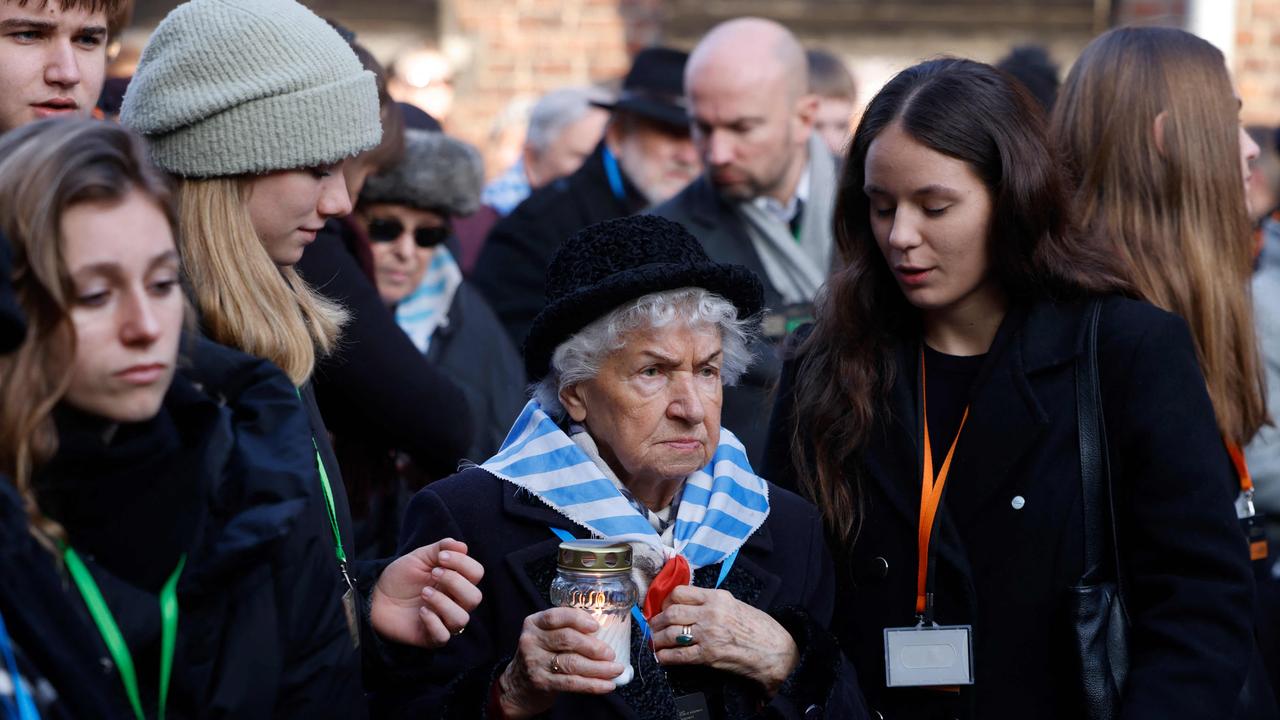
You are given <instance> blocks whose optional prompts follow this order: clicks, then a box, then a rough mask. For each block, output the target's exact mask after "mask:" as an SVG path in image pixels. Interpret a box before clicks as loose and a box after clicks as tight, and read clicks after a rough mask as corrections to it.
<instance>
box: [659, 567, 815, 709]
mask: <svg viewBox="0 0 1280 720" xmlns="http://www.w3.org/2000/svg"><path fill="white" fill-rule="evenodd" d="M685 625H691V626H692V627H693V632H692V635H693V644H692V645H684V646H681V645H677V644H676V636H677V635H679V634H680V631H681V629H682V628H683V627H684V626H685ZM649 627H650V629H651V630H652V631H653V647H654V649H655V650H657V656H658V662H660V663H662V664H663V665H707V666H709V667H713V668H717V669H719V670H724V671H726V672H731V673H734V674H735V675H741V676H743V677H746V678H750V679H752V680H755V681H756V682H758V683H760V684H761V685H762V686H764V689H765V691H766V692H768V693H769V695H770V696H772V695H773V694H774V693H776V692H777V691H778V688H779V687H780V686H781V685H782V683H783V681H784V680H786V679H787V677H788V676H789V675H790V674H791V671H793V670H795V667H796V663H798V662H799V661H800V651H799V649H798V648H797V647H796V643H795V640H793V639H792V637H791V634H790V633H788V632H787V631H786V629H785V628H783V627H782V626H781V625H779V624H778V621H777V620H774V619H773V618H771V617H769V615H768V614H766V613H765V612H763V611H761V610H758V609H756V608H754V607H751V606H750V605H748V604H746V603H744V602H742V601H740V600H737V599H736V598H734V597H733V595H731V594H730V593H728V592H726V591H724V590H708V589H706V588H699V587H693V586H690V585H681V586H679V587H677V588H676V589H675V590H673V591H671V595H670V596H668V597H667V600H666V602H665V603H663V607H662V612H660V613H658V614H657V615H654V616H653V617H652V618H651V619H650V620H649Z"/></svg>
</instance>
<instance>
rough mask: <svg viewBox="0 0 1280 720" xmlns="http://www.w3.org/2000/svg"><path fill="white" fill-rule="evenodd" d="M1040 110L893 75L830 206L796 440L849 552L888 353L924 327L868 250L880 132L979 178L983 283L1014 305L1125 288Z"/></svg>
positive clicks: (999, 80)
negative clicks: (870, 161) (1095, 244)
mask: <svg viewBox="0 0 1280 720" xmlns="http://www.w3.org/2000/svg"><path fill="white" fill-rule="evenodd" d="M1034 103H1035V101H1034V100H1032V99H1031V98H1030V96H1029V95H1027V93H1026V91H1025V90H1023V89H1021V88H1020V87H1018V85H1017V84H1016V83H1015V82H1013V81H1012V80H1011V79H1010V78H1009V77H1008V76H1007V75H1005V74H1004V73H1002V72H1000V71H999V70H996V69H995V68H993V67H991V66H990V65H985V64H982V63H978V62H973V61H970V60H957V59H940V60H930V61H928V62H924V63H920V64H919V65H915V66H914V67H911V68H908V69H906V70H904V71H902V72H901V73H899V74H898V75H897V76H895V77H894V78H893V79H892V80H890V81H889V83H888V84H887V85H885V87H884V88H883V89H882V90H881V91H880V92H879V93H878V94H877V95H876V96H875V98H874V99H872V101H871V104H870V105H869V106H868V107H867V111H866V113H865V114H864V115H863V116H862V121H861V122H860V123H859V125H858V130H857V132H856V133H855V134H854V136H853V141H852V143H851V144H850V147H849V156H848V158H847V160H846V161H845V164H844V176H843V177H842V178H841V180H840V188H839V196H838V198H837V201H836V212H835V220H834V224H835V237H836V244H837V247H838V249H839V253H840V258H839V259H840V262H839V263H838V265H839V267H838V268H837V269H836V270H835V271H834V272H833V274H832V276H831V278H830V279H829V280H828V282H827V286H826V289H825V290H824V292H823V294H822V295H821V296H820V297H819V299H818V305H817V308H816V318H817V324H816V326H815V327H814V329H813V332H812V333H811V334H810V335H809V337H808V338H807V339H806V340H805V342H804V343H803V344H802V345H801V347H800V348H799V356H800V358H801V360H800V366H799V372H798V379H797V384H796V393H797V398H796V399H797V403H796V407H797V408H798V411H797V416H796V421H797V422H796V425H795V429H794V435H793V438H792V440H793V442H792V448H793V450H792V458H793V462H794V463H795V464H796V467H797V469H798V471H799V473H798V476H799V477H800V478H801V481H800V482H801V486H802V487H803V488H804V489H805V491H806V493H807V494H808V495H809V497H810V498H811V499H812V500H813V501H814V502H815V503H817V505H818V507H820V508H821V509H822V512H823V516H824V519H825V521H826V523H827V527H828V529H829V530H830V531H831V532H832V534H833V535H834V536H836V537H838V538H841V539H844V540H851V539H852V538H853V537H854V536H856V534H857V527H858V525H859V524H860V515H861V513H860V501H859V495H860V492H859V489H858V482H857V478H856V477H855V478H854V481H853V482H851V481H850V479H849V478H848V477H846V470H847V469H850V468H848V467H847V465H848V460H849V459H850V458H851V457H852V456H853V455H854V454H855V453H856V452H857V451H858V450H859V449H860V448H862V447H863V446H864V445H865V444H866V442H867V440H868V437H869V435H870V432H871V429H872V427H873V426H874V425H875V423H876V420H877V419H880V416H882V415H883V414H886V413H887V402H886V399H887V397H888V394H889V390H890V388H891V387H892V386H893V382H894V377H895V363H894V349H895V347H896V346H897V345H898V344H899V343H900V342H902V341H903V340H905V339H908V338H910V337H914V336H915V335H917V334H918V333H919V327H920V325H919V318H918V313H917V311H916V310H915V308H914V307H912V306H911V305H910V304H909V303H908V302H907V300H906V298H905V297H904V296H903V294H902V292H901V290H899V288H898V286H897V284H896V282H895V281H894V278H893V274H892V271H891V270H890V268H889V266H888V263H886V262H885V259H884V256H883V255H882V254H881V253H880V250H879V248H878V247H877V245H876V241H875V236H874V235H873V233H872V230H871V222H870V204H869V201H868V199H867V196H866V194H865V193H864V192H863V184H864V182H865V164H866V157H867V151H868V149H869V148H870V146H871V143H872V142H873V141H874V140H875V139H876V138H877V137H878V136H879V135H880V133H881V132H882V131H883V130H884V129H885V128H887V127H889V126H890V125H893V124H895V123H899V124H901V126H902V128H903V129H904V130H905V131H906V133H907V134H908V135H910V136H911V137H913V138H915V139H916V140H917V141H919V142H920V143H922V144H923V145H925V146H926V147H929V148H931V149H933V150H935V151H937V152H939V153H942V154H944V155H948V156H950V157H954V158H957V159H959V160H963V161H964V162H966V163H968V164H969V166H970V167H971V168H972V169H973V171H974V172H975V173H976V174H977V176H978V177H979V178H981V180H982V182H983V183H984V184H985V185H986V187H987V190H988V191H989V192H990V193H991V198H992V215H991V234H990V238H989V242H990V243H991V248H990V257H991V262H992V267H991V273H992V277H993V278H994V279H995V280H996V281H997V282H998V283H999V284H1000V286H1001V288H1002V289H1003V290H1004V292H1005V294H1006V295H1007V297H1008V298H1009V299H1010V301H1011V302H1014V303H1017V302H1025V301H1027V300H1031V299H1035V298H1038V297H1045V296H1051V297H1068V296H1073V295H1078V294H1081V293H1084V292H1107V291H1115V290H1123V289H1124V288H1125V283H1124V281H1123V280H1121V279H1120V275H1119V274H1118V273H1117V272H1115V271H1114V270H1113V269H1112V267H1111V263H1110V261H1109V260H1108V259H1107V257H1106V255H1105V254H1103V253H1102V252H1100V251H1098V250H1096V249H1094V248H1092V247H1089V246H1085V245H1082V244H1080V243H1078V242H1076V240H1075V237H1074V235H1073V233H1072V232H1071V231H1070V227H1069V223H1068V219H1067V209H1066V207H1067V206H1066V200H1065V196H1064V194H1063V189H1062V184H1061V181H1060V180H1059V178H1058V174H1057V169H1056V163H1055V159H1054V157H1053V155H1052V153H1051V151H1050V146H1049V143H1048V142H1047V140H1046V135H1045V122H1044V117H1043V113H1042V112H1041V110H1040V108H1039V107H1037V106H1036V105H1035V104H1034ZM855 472H856V471H855Z"/></svg>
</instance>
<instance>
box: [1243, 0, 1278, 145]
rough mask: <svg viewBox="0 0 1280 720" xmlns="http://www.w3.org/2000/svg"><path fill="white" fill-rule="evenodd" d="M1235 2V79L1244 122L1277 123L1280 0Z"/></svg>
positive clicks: (1244, 0)
mask: <svg viewBox="0 0 1280 720" xmlns="http://www.w3.org/2000/svg"><path fill="white" fill-rule="evenodd" d="M1236 1H1237V3H1239V5H1238V7H1237V8H1236V10H1237V18H1236V47H1235V78H1236V85H1237V87H1238V88H1239V90H1240V97H1241V99H1242V100H1244V110H1243V112H1244V119H1245V122H1246V123H1251V124H1252V123H1257V124H1263V125H1280V2H1277V1H1276V0H1236Z"/></svg>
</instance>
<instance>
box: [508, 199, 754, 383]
mask: <svg viewBox="0 0 1280 720" xmlns="http://www.w3.org/2000/svg"><path fill="white" fill-rule="evenodd" d="M683 287H699V288H703V289H704V290H708V291H710V292H713V293H715V294H717V295H719V296H721V297H723V298H725V299H727V300H729V302H732V303H733V304H734V305H735V306H737V308H738V317H740V318H748V317H751V316H753V315H755V314H756V313H758V312H760V309H761V307H763V305H764V290H763V289H762V287H761V285H760V279H759V278H757V277H756V275H755V273H753V272H751V271H750V270H748V269H747V268H745V267H742V266H741V265H723V264H720V263H715V262H712V261H711V259H710V258H709V257H707V252H706V251H705V250H703V249H702V244H701V243H699V242H698V239H697V238H695V237H694V236H693V235H691V234H690V233H689V231H688V230H686V229H685V228H684V226H683V225H681V224H679V223H676V222H672V221H671V220H667V219H666V218H660V217H657V216H656V215H634V216H631V217H625V218H618V219H616V220H606V221H605V222H602V223H597V224H595V225H591V226H588V227H586V228H584V229H582V230H580V231H578V232H577V233H575V234H574V235H573V237H571V238H569V239H568V240H566V241H565V242H564V244H562V245H561V246H560V249H559V250H557V251H556V254H555V256H554V257H552V258H551V265H550V267H548V268H547V298H546V299H547V304H546V306H545V307H544V308H543V309H542V312H540V313H538V316H537V317H535V318H534V319H533V326H532V327H531V328H530V329H529V337H528V338H526V339H525V343H524V364H525V370H526V371H527V372H528V373H529V377H530V378H533V379H535V380H537V379H541V378H542V377H543V376H545V375H546V374H547V372H548V371H549V370H550V368H551V355H552V353H554V352H555V349H556V347H557V346H558V345H559V344H560V343H562V342H564V341H565V340H568V339H569V338H570V337H572V336H573V334H574V333H576V332H578V331H579V330H581V329H582V328H584V327H586V326H587V325H590V324H591V323H592V322H593V321H595V320H596V319H597V318H600V317H603V316H604V315H605V314H606V313H608V312H609V311H611V310H613V309H614V308H616V307H618V306H619V305H621V304H623V303H625V302H627V301H628V300H634V299H636V298H639V297H642V296H644V295H648V294H649V293H655V292H662V291H664V290H676V289H679V288H683Z"/></svg>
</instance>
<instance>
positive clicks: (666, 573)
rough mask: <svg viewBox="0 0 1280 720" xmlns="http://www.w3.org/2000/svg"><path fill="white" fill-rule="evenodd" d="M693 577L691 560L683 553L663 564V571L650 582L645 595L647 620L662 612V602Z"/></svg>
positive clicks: (644, 608)
mask: <svg viewBox="0 0 1280 720" xmlns="http://www.w3.org/2000/svg"><path fill="white" fill-rule="evenodd" d="M692 579H693V573H692V572H691V571H690V570H689V561H688V560H685V559H684V556H683V555H676V556H675V557H673V558H671V559H670V560H668V561H667V562H666V564H665V565H663V566H662V571H661V572H659V573H658V574H657V575H656V576H655V577H654V578H653V582H652V583H650V584H649V592H648V594H647V595H645V596H644V607H643V608H641V609H642V610H643V611H644V617H645V619H646V620H648V619H649V618H652V617H653V616H654V615H657V614H658V613H660V612H662V603H664V602H665V601H666V599H667V596H668V595H670V594H671V591H673V590H675V589H676V588H677V587H680V586H681V585H688V584H689V581H690V580H692Z"/></svg>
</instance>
